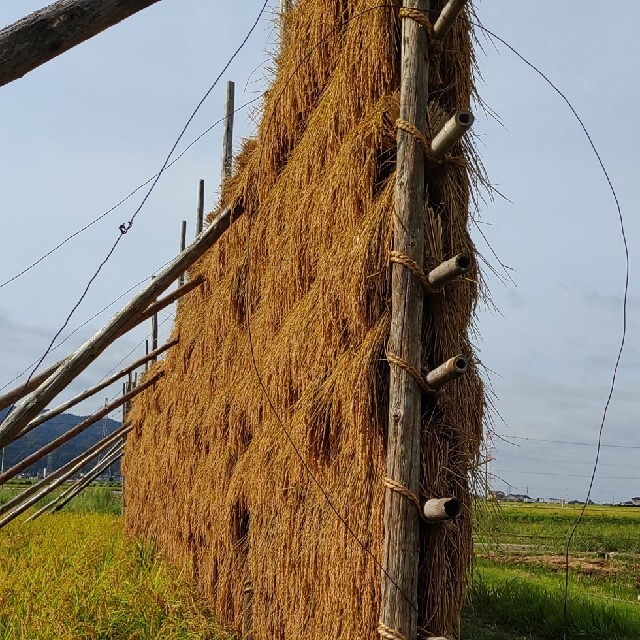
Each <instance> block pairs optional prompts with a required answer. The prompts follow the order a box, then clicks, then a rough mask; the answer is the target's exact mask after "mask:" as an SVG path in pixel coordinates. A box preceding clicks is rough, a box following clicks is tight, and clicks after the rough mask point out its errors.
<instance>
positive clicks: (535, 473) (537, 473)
mask: <svg viewBox="0 0 640 640" xmlns="http://www.w3.org/2000/svg"><path fill="white" fill-rule="evenodd" d="M497 473H525V474H527V475H533V476H553V477H558V478H590V477H591V476H590V475H584V474H577V473H553V472H550V471H521V470H520V469H518V470H516V469H498V470H497ZM598 478H600V479H602V480H640V477H626V476H598Z"/></svg>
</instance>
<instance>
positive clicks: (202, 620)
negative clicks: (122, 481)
mask: <svg viewBox="0 0 640 640" xmlns="http://www.w3.org/2000/svg"><path fill="white" fill-rule="evenodd" d="M224 637H227V636H224V635H223V634H222V632H221V631H220V629H219V627H218V626H217V625H216V624H215V622H214V621H213V619H212V618H211V616H210V614H208V613H207V611H206V608H205V606H204V604H203V603H202V602H201V601H200V600H199V599H198V598H197V597H195V596H194V590H193V586H192V585H191V584H190V582H189V580H187V579H186V577H185V576H182V575H180V574H179V573H177V572H175V571H173V570H172V569H170V568H169V567H168V566H167V565H166V564H164V563H163V562H162V561H161V560H160V559H159V558H158V557H157V556H156V554H155V553H154V550H153V549H152V548H150V547H148V546H143V545H140V544H136V543H135V542H128V541H126V540H125V537H124V533H123V523H122V518H120V517H118V516H114V515H109V514H76V513H61V514H57V515H55V516H47V517H42V518H40V519H38V520H36V521H35V522H32V523H27V524H25V525H23V524H22V522H21V521H16V522H14V523H12V524H11V525H9V526H8V527H5V528H4V529H2V530H1V531H0V638H2V639H3V640H4V639H6V640H22V639H24V640H57V639H60V638H65V639H69V640H76V639H78V640H80V639H82V640H84V639H86V640H90V639H91V640H93V639H96V640H120V639H122V640H125V639H126V640H129V639H130V638H135V639H140V640H144V639H147V638H148V639H152V638H153V639H156V638H157V639H159V640H162V639H166V640H182V639H185V640H187V639H193V640H195V639H204V640H206V639H211V640H214V639H222V638H224Z"/></svg>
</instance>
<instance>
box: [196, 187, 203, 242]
mask: <svg viewBox="0 0 640 640" xmlns="http://www.w3.org/2000/svg"><path fill="white" fill-rule="evenodd" d="M203 228H204V180H200V185H199V187H198V217H197V219H196V236H199V235H200V234H201V233H202V229H203Z"/></svg>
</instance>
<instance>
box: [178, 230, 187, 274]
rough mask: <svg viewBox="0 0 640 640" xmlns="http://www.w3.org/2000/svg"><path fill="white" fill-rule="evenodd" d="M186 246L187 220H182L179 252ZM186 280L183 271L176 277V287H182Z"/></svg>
mask: <svg viewBox="0 0 640 640" xmlns="http://www.w3.org/2000/svg"><path fill="white" fill-rule="evenodd" d="M186 247H187V221H186V220H183V221H182V223H181V225H180V253H182V252H183V251H184V250H185V249H186ZM185 281H186V274H185V273H184V271H183V272H182V273H181V274H180V278H179V279H178V287H183V286H184V283H185Z"/></svg>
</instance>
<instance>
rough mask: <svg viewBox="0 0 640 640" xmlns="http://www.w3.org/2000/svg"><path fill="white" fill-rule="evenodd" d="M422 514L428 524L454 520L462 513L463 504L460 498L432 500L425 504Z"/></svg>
mask: <svg viewBox="0 0 640 640" xmlns="http://www.w3.org/2000/svg"><path fill="white" fill-rule="evenodd" d="M422 512H423V514H424V517H425V519H426V520H427V521H428V522H442V521H444V520H453V519H454V518H457V517H458V516H459V515H460V514H461V513H462V503H461V502H460V500H458V498H431V499H430V500H427V501H426V502H425V503H424V506H423V507H422Z"/></svg>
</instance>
